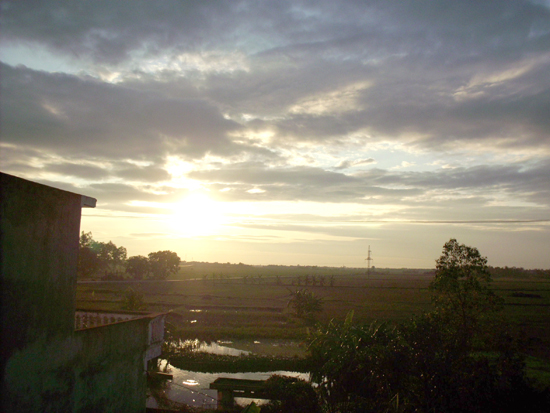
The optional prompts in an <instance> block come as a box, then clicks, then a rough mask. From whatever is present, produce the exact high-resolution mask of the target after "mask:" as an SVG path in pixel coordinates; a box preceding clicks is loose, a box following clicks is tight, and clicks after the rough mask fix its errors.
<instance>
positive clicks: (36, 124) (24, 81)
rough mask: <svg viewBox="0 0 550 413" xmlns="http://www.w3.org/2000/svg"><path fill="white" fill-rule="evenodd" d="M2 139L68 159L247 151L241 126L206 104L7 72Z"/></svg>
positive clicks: (27, 71) (70, 79)
mask: <svg viewBox="0 0 550 413" xmlns="http://www.w3.org/2000/svg"><path fill="white" fill-rule="evenodd" d="M1 103H2V140H3V141H5V142H11V143H14V144H19V145H28V146H34V147H37V148H42V149H48V150H51V151H55V152H56V153H59V154H65V155H70V156H76V155H80V156H85V155H86V156H101V157H103V158H107V159H116V158H120V157H126V158H132V159H147V160H151V159H153V160H154V159H159V158H161V157H163V156H166V155H167V154H174V155H177V154H179V155H181V156H184V157H201V156H203V155H204V154H205V153H207V152H212V153H218V154H224V155H227V154H231V153H235V152H239V151H240V150H242V148H239V147H238V145H234V144H232V143H231V141H230V140H229V139H228V138H227V133H228V132H230V131H234V130H236V129H237V128H238V127H239V126H238V124H236V123H235V122H232V121H229V120H227V119H224V118H223V116H222V115H221V114H220V113H219V111H218V110H217V109H216V108H215V107H213V106H212V105H210V104H209V103H207V102H206V101H204V100H196V99H186V98H180V99H174V98H166V97H163V96H160V95H158V94H156V93H146V92H144V91H136V90H132V89H128V88H125V87H123V86H115V85H107V84H103V83H100V82H98V81H97V80H94V79H82V78H78V77H75V76H71V75H63V74H47V73H45V72H36V71H33V70H30V69H27V68H24V67H19V68H12V67H9V66H6V65H2V102H1Z"/></svg>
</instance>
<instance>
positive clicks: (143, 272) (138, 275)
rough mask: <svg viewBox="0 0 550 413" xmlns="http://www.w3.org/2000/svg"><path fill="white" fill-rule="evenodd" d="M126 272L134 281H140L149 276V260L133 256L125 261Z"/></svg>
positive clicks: (140, 256)
mask: <svg viewBox="0 0 550 413" xmlns="http://www.w3.org/2000/svg"><path fill="white" fill-rule="evenodd" d="M126 272H127V273H128V274H130V275H131V276H132V278H134V279H135V280H142V279H143V278H145V277H146V276H147V274H149V259H148V258H147V257H144V256H143V255H134V256H132V257H129V258H128V259H127V260H126Z"/></svg>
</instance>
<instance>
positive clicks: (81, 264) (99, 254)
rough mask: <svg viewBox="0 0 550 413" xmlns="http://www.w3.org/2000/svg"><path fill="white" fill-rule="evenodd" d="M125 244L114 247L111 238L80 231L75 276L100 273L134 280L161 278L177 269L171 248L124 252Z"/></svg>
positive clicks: (106, 277) (113, 277)
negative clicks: (134, 253)
mask: <svg viewBox="0 0 550 413" xmlns="http://www.w3.org/2000/svg"><path fill="white" fill-rule="evenodd" d="M127 254H128V253H127V250H126V248H125V247H122V246H120V247H117V246H116V245H115V244H114V243H113V242H112V241H109V242H100V241H96V240H94V239H93V237H92V233H91V232H84V231H82V233H81V234H80V242H79V252H78V276H79V277H81V278H89V277H92V276H97V275H100V274H103V276H102V278H103V279H106V280H109V279H110V280H121V279H124V278H125V277H129V278H132V279H134V280H143V279H153V280H165V279H166V278H168V276H169V275H170V274H175V273H176V272H177V271H178V270H179V265H180V262H181V259H180V257H179V256H178V254H176V253H175V252H173V251H168V250H166V251H156V252H151V253H149V255H148V256H147V257H145V256H143V255H134V256H131V257H128V256H127Z"/></svg>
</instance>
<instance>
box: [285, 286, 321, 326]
mask: <svg viewBox="0 0 550 413" xmlns="http://www.w3.org/2000/svg"><path fill="white" fill-rule="evenodd" d="M289 305H290V307H292V309H293V313H294V315H295V316H296V317H298V318H301V319H303V320H305V321H306V322H308V323H309V324H313V323H314V322H315V320H316V317H317V314H318V313H320V312H322V311H323V304H322V302H321V299H320V298H318V297H316V296H315V293H313V292H312V291H309V290H307V289H305V288H303V289H301V290H296V291H294V292H292V291H291V292H290V301H289Z"/></svg>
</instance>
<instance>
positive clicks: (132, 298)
mask: <svg viewBox="0 0 550 413" xmlns="http://www.w3.org/2000/svg"><path fill="white" fill-rule="evenodd" d="M122 308H124V309H125V310H130V311H141V310H145V309H147V303H146V302H145V298H144V295H143V293H141V292H139V291H136V290H134V289H133V288H132V287H128V289H127V290H126V294H125V296H124V304H123V306H122Z"/></svg>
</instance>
